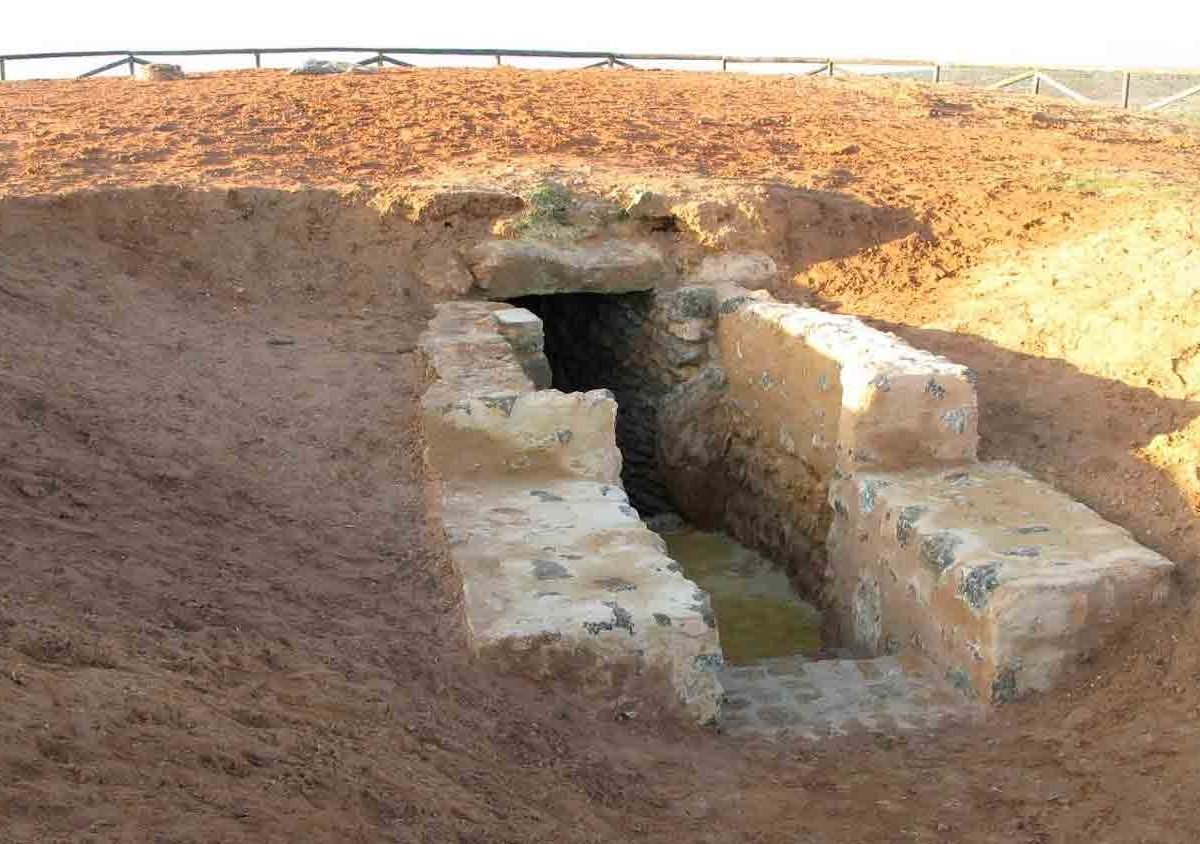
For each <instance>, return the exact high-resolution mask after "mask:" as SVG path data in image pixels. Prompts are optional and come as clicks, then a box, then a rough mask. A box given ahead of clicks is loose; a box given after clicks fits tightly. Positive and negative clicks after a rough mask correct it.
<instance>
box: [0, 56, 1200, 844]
mask: <svg viewBox="0 0 1200 844" xmlns="http://www.w3.org/2000/svg"><path fill="white" fill-rule="evenodd" d="M1198 153H1200V131H1198V130H1197V129H1196V128H1194V127H1190V126H1187V125H1185V124H1175V123H1169V122H1165V121H1158V120H1152V119H1149V118H1144V117H1140V116H1137V115H1130V114H1124V113H1121V112H1115V111H1102V110H1085V109H1077V108H1068V107H1063V106H1057V105H1047V103H1046V102H1045V101H1034V100H1031V99H1026V98H1022V97H1003V96H993V95H988V94H982V93H977V92H966V91H961V90H958V89H949V88H938V89H933V88H930V87H927V86H922V85H917V84H909V83H883V82H866V81H865V82H844V81H839V80H815V79H814V80H805V81H801V82H799V83H798V82H796V81H794V80H786V79H779V78H747V77H739V76H735V75H725V76H722V75H702V74H674V73H659V72H645V73H636V72H587V73H573V72H572V73H568V72H562V73H532V72H530V73H522V72H516V71H512V70H499V71H486V72H485V71H475V72H472V71H425V70H422V71H415V72H402V71H396V72H387V73H383V74H379V75H375V76H353V77H344V78H342V77H339V78H304V77H287V76H284V75H281V74H278V73H274V72H266V71H264V72H256V73H234V74H221V75H216V76H211V77H204V78H195V79H189V80H185V81H183V82H177V83H135V82H130V81H127V80H123V79H120V80H93V81H87V82H79V83H77V82H47V83H14V84H9V85H4V86H0V191H2V192H3V194H2V195H0V525H2V526H3V530H2V531H0V560H2V562H3V566H2V567H0V839H2V840H3V841H5V842H7V841H13V842H45V841H123V842H124V841H156V842H157V841H162V842H166V841H175V842H192V841H195V842H200V841H254V842H263V841H276V840H278V841H298V840H299V841H324V840H347V839H348V840H358V841H431V842H432V841H438V842H440V841H455V840H458V841H479V842H482V841H520V842H524V841H550V840H554V841H564V842H566V841H580V842H584V841H622V840H661V841H711V842H727V841H789V842H794V841H823V842H824V841H828V842H833V841H838V842H842V841H845V842H858V841H897V842H899V841H946V842H951V841H955V842H959V841H971V842H976V841H977V842H989V841H995V842H1001V841H1003V842H1050V841H1053V842H1074V841H1080V840H1093V841H1096V842H1118V841H1120V842H1124V841H1130V842H1132V841H1154V842H1185V841H1186V842H1192V841H1196V840H1198V839H1200V813H1198V812H1197V811H1196V810H1195V808H1194V804H1195V801H1196V788H1197V784H1198V783H1200V688H1198V684H1200V615H1198V614H1197V613H1196V612H1195V610H1194V609H1193V608H1192V607H1191V604H1190V594H1191V592H1192V585H1193V583H1194V582H1195V577H1196V574H1197V572H1198V570H1200V519H1198V513H1200V475H1198V474H1197V462H1198V461H1197V457H1196V455H1197V444H1198V443H1200V430H1198V423H1197V421H1196V420H1197V417H1198V416H1200V339H1198V338H1200V286H1198V285H1200V248H1198V244H1197V243H1196V231H1195V228H1194V224H1193V222H1192V221H1193V220H1195V219H1196V215H1195V212H1196V211H1197V210H1200V201H1198V200H1197V197H1196V193H1195V187H1194V186H1195V185H1196V184H1197V176H1200V163H1198V162H1200V156H1198ZM508 167H515V168H519V169H522V170H527V171H528V170H544V169H550V168H559V169H570V170H573V171H575V172H579V171H581V170H582V169H583V168H587V167H591V168H593V173H601V172H606V171H612V172H615V171H618V170H620V171H624V172H635V173H637V172H641V173H645V174H648V175H652V176H656V177H661V176H664V175H665V176H669V177H672V178H674V177H678V178H696V177H704V178H707V179H712V180H734V179H737V180H753V181H763V180H777V181H780V182H787V183H790V184H794V185H800V186H805V187H809V188H813V189H820V190H823V191H837V192H838V193H840V194H844V195H845V196H847V197H852V198H854V199H857V200H859V201H861V202H862V203H865V204H868V205H870V206H872V207H876V208H883V207H887V208H893V209H904V210H905V212H906V213H908V214H910V215H911V217H912V218H913V219H915V220H917V221H919V222H920V224H921V226H922V228H921V229H920V230H918V231H915V232H914V233H912V234H909V235H907V236H905V237H901V238H894V239H890V240H889V239H886V238H881V237H879V236H878V234H879V233H878V231H876V229H875V228H873V225H872V223H871V221H870V220H869V219H868V220H866V221H865V222H862V223H861V224H858V225H857V227H852V228H853V230H852V231H850V232H849V234H848V235H847V233H846V232H841V233H830V234H831V236H833V234H837V235H838V236H839V237H847V236H848V237H850V238H851V239H852V240H853V239H857V245H858V248H857V249H855V250H853V251H852V252H850V253H849V254H843V255H840V256H838V257H828V256H823V257H821V258H820V259H819V260H817V259H814V260H812V261H804V260H801V261H798V262H797V263H796V265H795V266H791V267H789V268H788V269H789V270H790V271H792V274H791V278H790V284H789V286H787V287H785V288H784V289H782V290H781V291H780V293H781V294H782V295H789V296H793V297H796V298H809V299H816V300H819V301H822V302H824V303H826V304H833V305H836V306H839V307H842V308H844V309H846V310H850V311H854V312H858V313H862V314H864V315H866V316H868V317H870V318H872V319H875V320H878V321H879V322H880V323H882V324H885V325H887V326H889V327H892V328H894V329H895V330H897V331H900V332H901V333H904V334H905V335H906V336H908V337H910V338H911V339H912V340H913V341H914V342H916V343H918V344H919V345H923V346H926V347H930V348H934V349H936V350H938V351H942V352H944V353H946V354H948V355H950V356H951V357H954V358H955V359H958V360H961V361H963V362H965V363H968V364H970V365H972V366H974V367H975V368H977V369H978V370H979V371H980V374H981V400H982V403H983V414H984V415H983V424H982V429H983V438H984V443H983V445H984V450H985V452H986V454H987V456H989V457H1002V458H1007V459H1012V460H1015V461H1016V462H1018V463H1020V464H1021V465H1023V466H1026V467H1027V468H1029V469H1031V470H1032V471H1034V472H1036V473H1038V474H1040V475H1041V476H1043V477H1046V478H1049V479H1051V480H1053V481H1054V482H1055V483H1057V484H1059V485H1060V486H1062V487H1063V488H1064V489H1066V490H1068V491H1069V492H1071V493H1072V494H1074V495H1076V496H1077V497H1079V498H1081V499H1083V500H1084V501H1086V502H1087V503H1089V504H1090V505H1092V506H1094V507H1096V508H1097V509H1098V510H1099V511H1100V512H1101V513H1102V514H1104V515H1105V516H1107V517H1109V518H1112V519H1114V520H1115V521H1117V522H1119V523H1121V524H1123V525H1125V526H1127V527H1129V528H1130V529H1131V530H1133V531H1134V532H1135V534H1136V535H1137V536H1138V538H1139V539H1141V540H1142V541H1144V542H1146V543H1147V544H1149V545H1151V546H1152V547H1154V548H1156V549H1157V550H1160V551H1162V552H1163V553H1165V554H1167V555H1168V556H1171V557H1172V558H1173V559H1175V560H1177V561H1178V562H1179V563H1180V566H1181V586H1182V589H1181V593H1182V594H1183V595H1184V596H1185V597H1184V598H1183V599H1181V601H1180V606H1178V607H1177V608H1174V609H1172V610H1171V611H1170V612H1168V613H1165V614H1164V615H1163V616H1162V617H1161V618H1156V619H1147V621H1146V623H1145V625H1143V627H1142V628H1141V629H1139V630H1137V631H1135V633H1134V634H1133V635H1132V636H1131V637H1130V638H1129V640H1128V641H1125V642H1122V643H1120V644H1119V646H1117V647H1115V648H1113V649H1111V650H1110V652H1108V653H1104V654H1100V655H1098V656H1097V658H1096V659H1095V660H1094V662H1093V663H1091V664H1089V665H1086V666H1082V667H1081V669H1080V672H1079V674H1078V675H1077V676H1076V677H1075V678H1073V680H1072V682H1071V683H1069V684H1068V685H1067V687H1066V688H1064V689H1063V690H1062V691H1061V692H1058V693H1055V694H1052V695H1047V696H1044V697H1042V698H1039V699H1035V700H1030V701H1026V702H1023V703H1019V704H1015V705H1012V706H1008V707H1004V708H1003V709H1001V710H999V711H998V712H997V713H996V715H995V716H994V717H993V718H992V719H991V720H990V721H989V722H988V724H987V725H986V727H985V728H984V729H982V730H977V731H951V732H947V733H943V734H940V735H937V736H933V737H910V738H908V739H904V740H894V739H886V740H885V739H873V738H870V737H858V738H853V739H846V740H841V741H837V742H833V743H828V744H824V745H821V746H819V747H815V748H814V747H804V746H799V745H773V746H768V745H747V744H742V743H735V742H733V741H731V740H729V739H726V738H724V737H721V736H717V735H712V734H708V733H705V732H703V731H700V730H698V729H694V728H690V727H686V726H682V725H680V724H678V723H676V722H674V721H672V720H671V718H670V717H668V716H665V715H662V714H661V713H656V712H655V711H653V709H652V708H651V707H650V706H649V704H647V703H646V702H645V701H635V702H634V703H633V707H634V708H635V709H636V710H637V711H638V717H636V718H634V719H632V720H617V719H616V718H615V717H614V714H615V713H614V711H613V709H612V708H611V707H610V706H607V705H602V704H597V703H595V702H593V701H588V700H586V699H582V698H581V697H579V696H578V695H575V694H573V693H571V692H569V691H564V690H561V689H557V688H544V689H543V688H536V687H534V686H532V685H530V684H528V683H526V682H524V681H522V680H520V679H516V678H508V677H498V676H494V675H493V674H491V673H489V672H488V671H486V670H485V669H482V668H480V667H477V666H473V665H471V664H470V663H469V661H468V660H467V659H466V656H465V653H464V648H463V641H462V635H461V629H460V626H459V619H458V615H457V607H456V603H455V601H456V590H455V587H454V584H453V583H452V581H451V578H450V576H449V572H448V571H447V568H446V565H445V562H444V560H442V559H441V558H440V557H439V556H438V555H437V554H436V553H435V552H434V551H433V550H431V549H432V545H431V544H430V543H429V542H428V539H427V536H426V530H425V525H424V521H423V509H422V505H421V478H420V474H419V471H418V464H419V461H418V460H417V459H416V449H417V448H418V447H419V444H418V443H417V441H416V439H415V435H414V431H413V425H412V413H413V407H412V401H413V396H414V390H415V388H416V373H415V371H414V370H415V361H414V360H413V356H412V355H411V354H410V352H411V348H412V343H413V340H414V338H415V336H416V333H417V332H418V331H419V330H420V325H421V322H422V320H423V318H424V313H425V311H424V306H423V305H422V304H419V303H420V302H421V300H422V297H421V295H420V293H419V292H418V291H414V290H411V289H410V287H411V285H409V283H408V282H407V281H405V280H404V273H405V272H406V269H405V267H404V266H402V265H400V264H395V263H394V258H393V257H391V256H389V253H388V252H387V250H386V249H380V248H377V244H375V243H374V242H373V241H372V239H371V234H370V232H371V229H370V227H369V226H364V227H361V228H359V229H355V230H354V231H355V232H357V234H356V235H355V236H356V237H358V238H359V239H358V240H354V241H353V243H351V242H350V241H351V238H350V237H349V236H347V237H346V238H335V239H334V241H336V243H334V241H323V240H322V239H321V238H322V237H323V236H324V235H323V234H321V233H322V232H325V231H327V230H328V229H329V227H330V226H334V225H335V223H331V222H330V218H329V217H328V216H324V215H325V205H323V204H322V202H321V201H315V200H314V202H313V203H311V204H310V205H300V206H298V207H299V208H300V210H301V211H303V212H304V213H297V214H295V215H294V218H295V222H293V223H292V224H290V225H288V226H285V225H283V224H281V223H279V222H278V220H275V221H274V222H271V221H270V220H267V221H265V222H263V221H259V222H253V221H250V222H247V223H246V228H245V229H244V230H241V229H239V230H238V238H242V239H246V240H248V241H253V243H254V244H256V245H257V246H256V248H257V249H260V250H261V251H262V254H263V255H266V256H267V257H266V258H263V261H262V263H261V265H255V267H256V270H255V272H250V273H248V275H247V278H246V280H244V281H239V285H243V286H238V287H231V286H230V285H229V284H227V283H226V282H227V281H228V279H229V278H230V277H232V276H233V275H234V274H236V273H238V272H239V270H243V271H244V270H245V268H246V267H247V266H249V265H250V263H251V262H252V260H253V259H254V255H253V254H251V253H250V252H247V253H245V254H242V253H239V252H237V251H236V246H237V244H238V243H241V240H237V241H235V240H219V239H211V240H206V239H205V238H208V237H210V236H211V231H210V228H206V227H210V226H217V225H227V224H228V222H229V220H233V219H234V217H235V216H236V215H235V213H234V210H231V209H230V208H229V207H226V206H222V207H221V208H217V207H216V206H213V208H212V209H211V210H210V211H208V212H203V213H202V212H200V211H197V212H195V213H196V216H194V217H187V216H180V214H179V213H178V211H177V210H176V211H172V210H171V209H170V208H168V207H167V206H166V205H164V206H163V207H161V208H158V209H157V210H155V206H153V204H147V203H146V202H141V201H140V200H138V201H134V200H126V199H122V198H121V196H120V195H118V194H116V193H115V192H114V194H113V199H112V207H113V208H114V209H118V210H117V211H113V212H111V213H112V215H113V219H108V218H105V219H101V220H99V222H97V220H96V219H93V217H92V216H89V215H90V214H92V213H93V212H91V211H89V210H88V207H89V206H87V200H86V198H85V199H80V198H79V197H72V198H68V199H65V200H62V201H61V202H59V201H58V200H53V201H50V202H49V203H48V204H45V205H41V206H37V208H34V207H33V206H31V205H29V204H28V203H26V202H25V201H24V200H21V199H20V197H23V196H29V195H31V194H41V193H49V194H59V193H65V192H69V191H79V190H92V189H96V188H106V189H113V190H114V191H115V189H118V188H120V189H125V188H130V187H137V186H149V185H163V184H170V185H186V186H190V187H196V188H201V187H211V186H213V185H215V184H220V185H237V186H243V187H258V188H297V187H308V188H311V187H314V186H320V187H337V188H341V187H345V186H348V185H362V186H364V187H366V188H367V189H368V190H376V189H386V188H391V187H394V186H395V184H396V183H397V182H401V181H404V180H408V179H414V178H420V179H429V178H434V177H438V178H440V177H443V176H445V175H446V174H464V173H481V172H487V173H489V174H491V175H492V176H494V177H497V178H500V177H502V176H503V173H504V172H505V168H508ZM297 201H298V200H297ZM326 204H328V203H326ZM31 208H32V209H33V210H31ZM39 209H40V210H39ZM120 209H125V212H124V213H126V214H127V215H128V219H122V218H121V216H120V215H121V212H120ZM137 215H142V216H140V217H139V216H137ZM222 215H224V216H222ZM251 216H253V215H246V216H245V217H243V218H242V219H245V220H250V217H251ZM227 218H228V219H227ZM214 221H215V222H214ZM126 224H128V225H126ZM151 232H158V234H151ZM274 241H278V242H279V243H281V244H285V245H286V246H287V248H288V249H291V250H293V251H292V252H287V253H286V255H287V258H286V262H285V259H284V257H283V256H285V252H284V251H283V249H284V247H283V246H280V247H279V249H280V251H278V252H277V253H271V252H270V248H271V245H272V243H273V242H274ZM331 243H333V245H331ZM305 249H307V250H308V251H307V252H305V251H304V250H305ZM325 250H333V254H331V255H327V254H325ZM337 250H342V251H337ZM293 253H294V254H293ZM363 255H366V256H367V258H363V257H362V256H363ZM181 256H183V257H181ZM368 258H369V261H368ZM276 259H278V260H277V261H276V263H277V264H278V266H277V265H276V264H272V263H271V261H273V260H276ZM356 260H357V261H360V264H354V263H353V262H354V261H356ZM362 262H366V263H362ZM361 266H366V267H368V269H371V270H372V271H373V274H372V272H367V270H362V269H354V267H361ZM256 273H258V274H257V275H256ZM331 273H332V274H333V275H334V276H336V278H335V281H337V282H339V283H342V286H341V287H339V288H338V289H336V290H333V289H330V287H329V278H330V275H331ZM339 273H341V275H339ZM381 279H384V280H383V281H381ZM385 281H386V283H385ZM393 282H394V284H395V287H396V288H397V289H398V290H399V295H397V293H396V290H389V289H388V288H387V283H393ZM622 708H623V709H624V708H629V704H626V705H625V706H623V707H622Z"/></svg>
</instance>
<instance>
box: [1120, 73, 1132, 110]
mask: <svg viewBox="0 0 1200 844" xmlns="http://www.w3.org/2000/svg"><path fill="white" fill-rule="evenodd" d="M1129 76H1130V74H1129V71H1125V72H1124V73H1122V74H1121V108H1129Z"/></svg>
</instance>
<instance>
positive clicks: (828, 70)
mask: <svg viewBox="0 0 1200 844" xmlns="http://www.w3.org/2000/svg"><path fill="white" fill-rule="evenodd" d="M827 64H828V67H827V68H826V75H827V76H833V59H830V60H829V61H828V63H827Z"/></svg>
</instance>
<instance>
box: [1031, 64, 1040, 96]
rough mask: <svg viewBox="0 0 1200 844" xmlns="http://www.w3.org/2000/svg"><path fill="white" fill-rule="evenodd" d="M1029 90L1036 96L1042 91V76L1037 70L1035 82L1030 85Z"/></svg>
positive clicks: (1034, 76)
mask: <svg viewBox="0 0 1200 844" xmlns="http://www.w3.org/2000/svg"><path fill="white" fill-rule="evenodd" d="M1029 89H1030V90H1031V91H1032V92H1033V94H1034V95H1035V96H1036V95H1037V94H1038V93H1040V92H1041V90H1042V74H1040V73H1039V72H1038V71H1036V70H1035V71H1034V72H1033V81H1032V82H1031V83H1030V85H1029Z"/></svg>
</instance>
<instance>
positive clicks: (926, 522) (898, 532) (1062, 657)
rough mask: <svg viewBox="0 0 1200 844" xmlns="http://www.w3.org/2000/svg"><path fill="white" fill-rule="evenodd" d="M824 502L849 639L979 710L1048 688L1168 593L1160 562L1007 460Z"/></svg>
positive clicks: (892, 478)
mask: <svg viewBox="0 0 1200 844" xmlns="http://www.w3.org/2000/svg"><path fill="white" fill-rule="evenodd" d="M832 500H833V506H834V510H835V513H836V515H835V517H834V522H833V530H832V531H831V532H830V539H829V555H830V560H831V561H833V565H832V566H831V567H830V568H831V573H832V577H833V580H832V583H831V584H830V586H831V592H832V595H833V596H834V603H835V605H836V606H837V607H838V608H839V611H840V612H841V615H842V619H843V622H844V623H845V624H846V627H847V632H848V634H849V636H851V637H852V638H853V639H854V641H855V643H856V644H858V645H859V646H860V647H861V648H863V649H864V650H866V651H867V652H870V653H896V652H900V651H902V650H905V649H915V650H918V651H920V652H921V653H923V654H925V655H927V656H929V657H931V658H932V659H933V661H934V662H935V663H936V664H938V665H941V666H944V667H945V669H946V671H947V673H948V675H949V677H950V679H951V680H952V681H954V682H955V683H956V684H958V685H960V686H961V687H962V688H964V689H966V690H969V691H970V692H971V693H973V694H977V695H978V696H979V697H980V698H982V699H984V700H989V701H993V702H1003V701H1006V700H1011V699H1013V698H1015V697H1017V696H1019V695H1022V694H1024V693H1026V692H1029V691H1035V690H1042V689H1048V688H1049V687H1050V686H1052V685H1053V684H1054V681H1055V679H1056V678H1057V677H1058V676H1059V675H1060V674H1061V673H1062V672H1063V671H1064V670H1066V669H1068V668H1070V666H1071V664H1072V662H1073V661H1075V660H1076V659H1077V658H1078V657H1080V656H1083V655H1084V654H1087V653H1089V652H1091V651H1093V650H1095V649H1096V648H1098V647H1099V646H1100V645H1102V644H1103V643H1104V642H1105V641H1106V640H1107V639H1109V638H1110V637H1111V636H1112V635H1113V634H1114V633H1116V632H1118V631H1119V630H1120V629H1121V628H1123V627H1125V626H1127V625H1128V624H1129V623H1130V622H1132V621H1133V620H1134V619H1136V618H1138V617H1139V616H1141V615H1144V614H1145V613H1146V612H1148V611H1150V610H1152V609H1153V608H1154V607H1155V606H1157V605H1159V604H1161V603H1162V602H1163V601H1164V600H1165V599H1166V597H1167V593H1168V588H1169V586H1170V574H1171V568H1172V566H1171V563H1170V562H1169V561H1167V560H1166V559H1164V558H1163V557H1160V556H1159V555H1158V554H1155V553H1154V552H1153V551H1150V550H1148V549H1146V548H1143V547H1142V546H1141V545H1138V544H1137V543H1136V542H1134V541H1133V539H1132V538H1131V537H1130V536H1129V534H1128V533H1127V532H1126V531H1124V530H1123V529H1121V528H1119V527H1117V526H1116V525H1113V524H1110V523H1108V522H1106V521H1104V520H1103V519H1101V518H1100V517H1099V516H1097V515H1096V514H1095V513H1094V512H1092V511H1091V510H1089V509H1088V508H1087V507H1085V506H1084V505H1082V504H1080V503H1079V502H1077V501H1074V500H1072V499H1071V498H1069V497H1067V496H1066V495H1063V494H1062V493H1061V492H1058V491H1057V490H1055V489H1053V488H1052V487H1050V486H1047V485H1046V484H1043V483H1040V482H1039V481H1037V480H1035V479H1033V478H1031V477H1030V476H1029V475H1028V474H1026V473H1025V472H1022V471H1021V470H1020V469H1018V468H1016V467H1015V466H1012V465H1009V464H1007V463H977V464H969V465H963V466H960V467H955V468H953V469H949V470H944V471H928V470H918V471H909V472H896V473H874V472H863V473H860V474H858V475H856V476H853V477H847V478H843V479H841V480H839V481H837V482H835V484H834V487H833V490H832Z"/></svg>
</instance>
